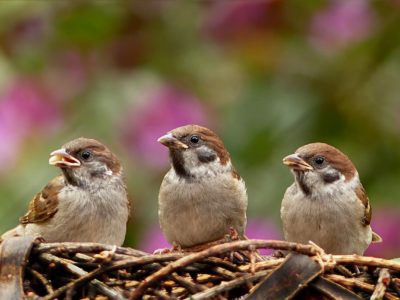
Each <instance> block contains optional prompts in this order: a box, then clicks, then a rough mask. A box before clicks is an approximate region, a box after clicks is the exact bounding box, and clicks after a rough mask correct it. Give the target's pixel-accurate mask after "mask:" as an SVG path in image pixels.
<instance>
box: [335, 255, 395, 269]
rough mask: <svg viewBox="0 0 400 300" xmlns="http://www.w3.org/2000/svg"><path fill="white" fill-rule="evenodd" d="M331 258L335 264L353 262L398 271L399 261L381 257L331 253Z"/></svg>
mask: <svg viewBox="0 0 400 300" xmlns="http://www.w3.org/2000/svg"><path fill="white" fill-rule="evenodd" d="M332 258H333V260H334V261H335V262H336V263H337V264H355V265H363V266H370V267H379V268H387V269H390V270H395V271H400V263H397V262H394V261H392V260H386V259H383V258H377V257H370V256H360V255H332Z"/></svg>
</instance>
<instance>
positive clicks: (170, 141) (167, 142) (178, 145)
mask: <svg viewBox="0 0 400 300" xmlns="http://www.w3.org/2000/svg"><path fill="white" fill-rule="evenodd" d="M157 142H159V143H161V144H163V145H164V146H166V147H168V148H172V149H178V150H184V149H187V148H189V147H188V145H186V144H184V143H182V142H181V141H179V140H178V139H177V138H175V137H174V136H173V135H172V133H167V134H166V135H163V136H162V137H160V138H159V139H158V140H157Z"/></svg>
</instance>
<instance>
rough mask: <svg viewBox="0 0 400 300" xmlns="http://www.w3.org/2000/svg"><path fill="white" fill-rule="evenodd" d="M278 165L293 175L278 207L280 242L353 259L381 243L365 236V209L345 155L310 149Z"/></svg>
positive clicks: (367, 221)
mask: <svg viewBox="0 0 400 300" xmlns="http://www.w3.org/2000/svg"><path fill="white" fill-rule="evenodd" d="M283 163H284V164H285V165H287V166H288V167H289V168H290V169H291V171H292V173H293V175H294V183H293V184H292V185H291V186H290V187H289V188H288V189H287V190H286V193H285V196H284V198H283V201H282V207H281V217H282V222H283V231H284V235H285V238H286V240H288V241H293V242H299V243H308V241H310V240H311V241H313V242H314V243H316V244H317V245H319V246H320V247H322V248H323V249H324V250H325V251H326V252H327V253H332V254H359V255H362V254H363V253H364V251H365V250H366V249H367V248H368V246H369V244H370V243H371V242H379V241H381V238H380V237H379V236H378V235H377V234H376V233H374V232H373V231H372V230H371V226H370V221H371V206H370V204H369V199H368V197H367V194H366V193H365V190H364V188H363V186H362V184H361V182H360V178H359V176H358V172H357V170H356V168H355V167H354V165H353V163H352V162H351V160H350V159H349V158H348V157H347V156H346V155H345V154H343V153H342V152H341V151H339V150H338V149H336V148H335V147H332V146H330V145H328V144H324V143H312V144H308V145H305V146H303V147H300V148H299V149H297V151H296V152H295V153H294V154H292V155H289V156H286V157H285V158H284V159H283Z"/></svg>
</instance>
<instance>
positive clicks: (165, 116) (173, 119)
mask: <svg viewBox="0 0 400 300" xmlns="http://www.w3.org/2000/svg"><path fill="white" fill-rule="evenodd" d="M125 120H126V122H125V123H124V124H123V131H124V142H125V145H126V146H127V148H128V149H129V151H131V152H132V153H134V154H136V155H137V156H138V157H139V158H140V159H142V160H144V161H145V162H146V163H147V164H148V165H150V166H155V167H158V166H165V165H166V164H167V163H168V158H167V154H168V151H167V150H166V149H165V147H164V146H162V145H160V144H159V143H157V138H159V137H160V136H162V135H163V134H165V133H166V132H168V131H169V130H172V129H174V128H175V127H178V126H182V125H186V124H191V123H195V124H199V125H204V126H207V125H208V124H209V123H210V117H209V114H208V113H207V112H206V109H205V107H204V106H203V105H202V103H201V102H200V101H199V100H198V99H197V98H196V97H194V96H192V95H190V94H188V93H186V92H184V91H182V90H178V89H177V88H174V87H171V86H162V87H158V88H155V89H154V90H152V91H150V92H149V93H148V95H147V101H146V102H145V103H144V105H143V106H142V107H139V108H136V107H135V108H133V109H132V111H131V112H130V113H129V114H128V116H127V117H126V118H125Z"/></svg>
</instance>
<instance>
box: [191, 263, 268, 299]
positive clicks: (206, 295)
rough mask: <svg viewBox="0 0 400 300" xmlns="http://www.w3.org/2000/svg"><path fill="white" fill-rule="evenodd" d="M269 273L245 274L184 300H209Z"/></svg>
mask: <svg viewBox="0 0 400 300" xmlns="http://www.w3.org/2000/svg"><path fill="white" fill-rule="evenodd" d="M269 273H271V271H270V270H266V271H260V272H257V273H255V274H246V275H244V276H242V277H240V278H237V279H234V280H232V281H229V282H226V283H225V282H224V283H221V284H220V285H217V286H215V287H212V288H210V289H208V290H206V291H204V292H202V293H198V294H196V295H192V296H190V297H189V298H186V299H185V300H202V299H211V298H212V297H214V296H216V295H218V294H220V293H221V292H225V291H229V290H231V289H233V288H235V287H238V286H240V285H242V284H245V283H250V282H254V281H256V280H258V279H260V278H263V277H265V276H267V275H268V274H269Z"/></svg>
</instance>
